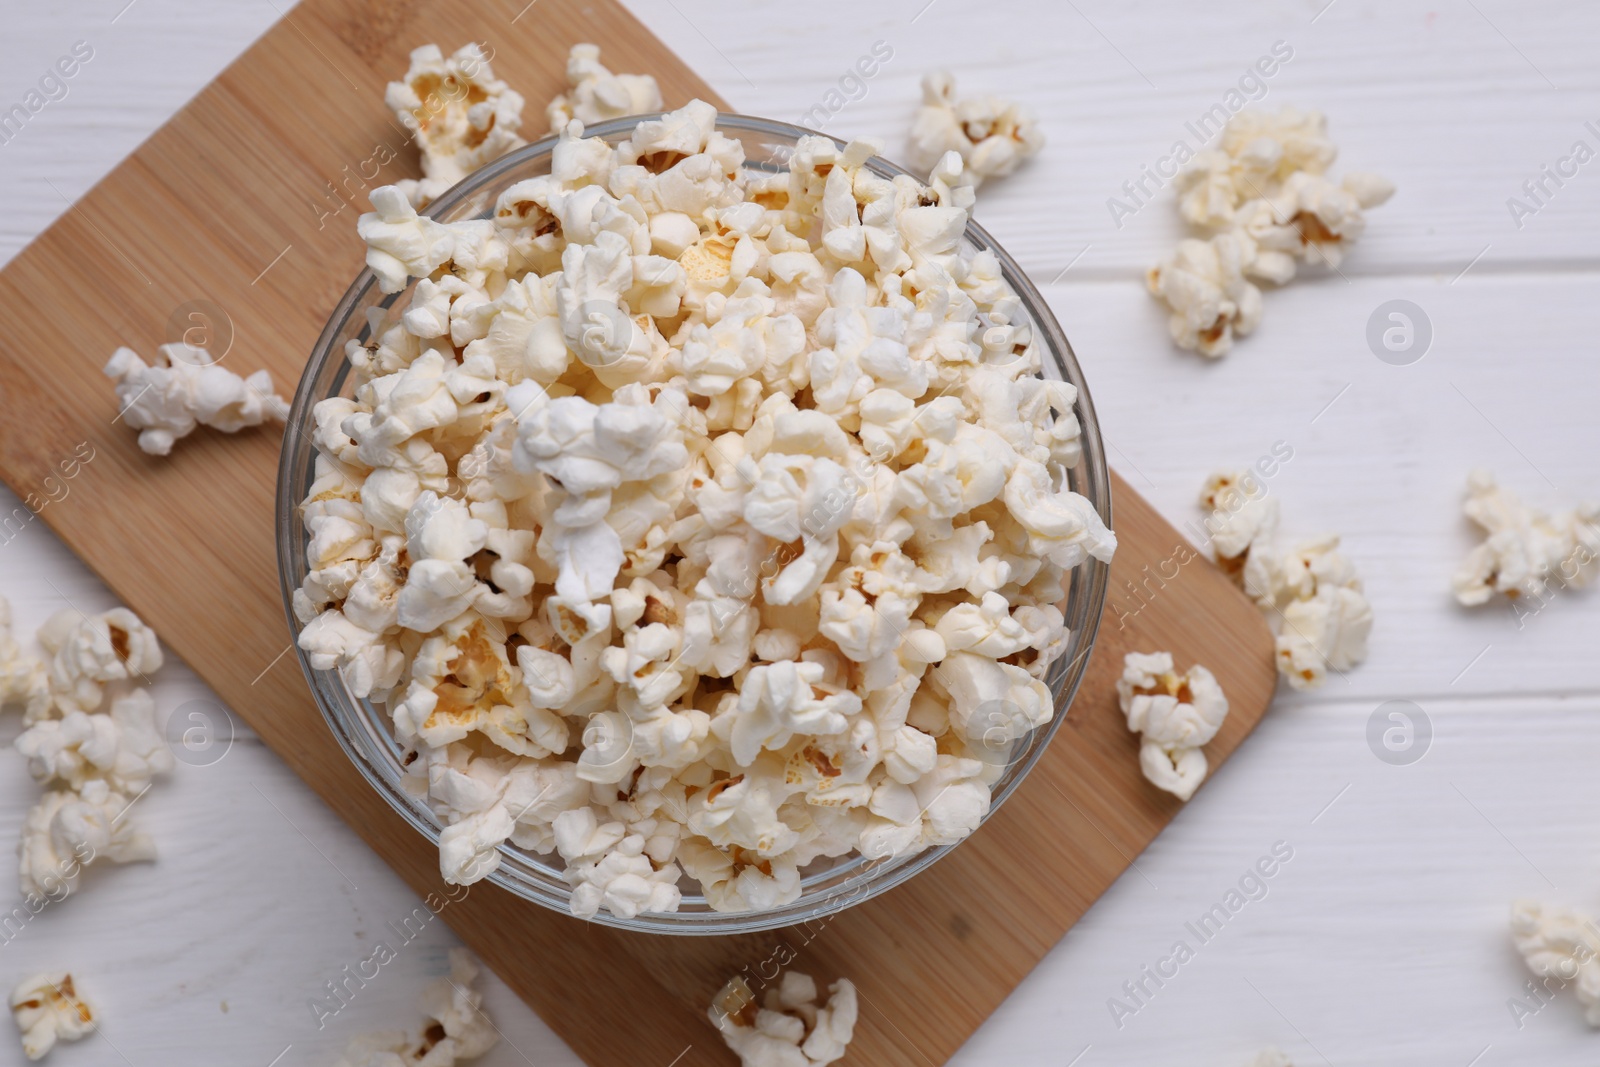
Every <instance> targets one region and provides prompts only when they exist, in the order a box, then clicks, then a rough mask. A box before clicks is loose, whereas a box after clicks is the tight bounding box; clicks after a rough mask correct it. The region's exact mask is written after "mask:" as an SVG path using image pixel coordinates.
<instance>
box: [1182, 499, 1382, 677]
mask: <svg viewBox="0 0 1600 1067" xmlns="http://www.w3.org/2000/svg"><path fill="white" fill-rule="evenodd" d="M1200 504H1201V506H1202V507H1204V508H1206V509H1207V511H1208V512H1209V515H1208V517H1207V519H1206V528H1207V530H1208V531H1209V532H1210V534H1211V538H1212V550H1213V552H1214V554H1215V555H1216V560H1217V566H1218V567H1220V568H1221V569H1222V570H1223V572H1224V573H1226V574H1227V575H1228V576H1229V577H1230V578H1232V579H1233V580H1234V582H1235V583H1236V584H1237V585H1239V586H1240V587H1241V588H1242V589H1244V591H1245V592H1246V593H1247V594H1248V595H1249V597H1250V599H1252V600H1254V601H1255V602H1256V605H1257V606H1258V607H1259V608H1261V610H1262V611H1263V612H1265V613H1266V615H1267V622H1268V623H1269V624H1270V625H1271V626H1272V628H1273V631H1274V632H1275V633H1276V634H1277V642H1276V657H1277V662H1278V670H1279V672H1280V673H1281V674H1282V675H1283V676H1284V678H1286V679H1287V680H1288V682H1289V684H1290V685H1291V686H1292V687H1294V688H1295V689H1315V688H1316V687H1317V686H1320V685H1321V684H1322V683H1323V681H1324V680H1325V679H1326V678H1327V673H1328V671H1329V670H1333V671H1335V672H1343V671H1347V670H1349V669H1351V668H1352V667H1354V666H1356V665H1357V664H1359V663H1360V662H1361V661H1363V660H1365V659H1366V658H1367V638H1368V637H1369V636H1370V635H1371V633H1372V622H1373V617H1372V605H1371V604H1370V603H1369V602H1368V601H1367V598H1366V594H1365V593H1364V592H1363V589H1362V585H1361V578H1360V576H1359V575H1357V574H1356V569H1355V564H1353V563H1352V562H1351V561H1350V560H1349V558H1347V557H1346V556H1345V555H1344V554H1343V553H1342V552H1340V551H1339V538H1338V536H1337V535H1336V534H1324V535H1322V536H1320V537H1316V538H1312V539H1310V540H1308V541H1303V542H1301V543H1300V544H1298V545H1296V546H1295V548H1294V549H1293V550H1292V551H1289V552H1284V551H1282V550H1281V549H1280V548H1279V547H1278V544H1277V539H1278V502H1277V500H1275V499H1273V498H1272V497H1269V496H1267V495H1266V490H1265V488H1264V486H1262V484H1261V482H1260V480H1259V479H1257V478H1255V476H1254V475H1252V474H1251V473H1250V472H1248V471H1219V472H1217V473H1215V474H1213V475H1211V477H1209V478H1207V479H1206V482H1205V485H1204V486H1203V487H1202V488H1201V490H1200Z"/></svg>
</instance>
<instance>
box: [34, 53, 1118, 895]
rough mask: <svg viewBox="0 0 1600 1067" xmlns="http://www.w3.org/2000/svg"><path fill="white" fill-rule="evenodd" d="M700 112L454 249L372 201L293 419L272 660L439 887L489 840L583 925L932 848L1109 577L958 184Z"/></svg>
mask: <svg viewBox="0 0 1600 1067" xmlns="http://www.w3.org/2000/svg"><path fill="white" fill-rule="evenodd" d="M591 61H593V62H598V61H597V59H595V58H594V57H593V56H592V54H591V53H589V52H587V51H579V52H578V53H576V54H575V64H576V66H577V67H580V68H583V67H585V64H587V63H589V62H591ZM575 69H576V68H575ZM585 69H587V68H585ZM596 77H598V75H596ZM591 88H593V89H594V92H595V93H596V94H599V95H598V96H596V99H599V96H603V95H604V93H602V92H601V86H600V85H599V84H598V83H597V84H596V85H595V86H593V87H591ZM581 99H587V98H586V97H584V95H583V94H582V93H575V95H574V96H573V97H572V99H571V100H570V101H569V103H571V104H572V106H574V107H576V106H579V104H580V103H581ZM616 106H622V105H616ZM630 106H631V105H630ZM716 123H717V113H716V111H715V109H713V108H712V107H711V106H710V105H708V104H706V103H704V102H702V101H694V102H691V103H690V104H688V105H687V106H685V107H683V108H681V109H679V110H677V111H673V112H669V113H667V114H665V115H662V116H661V117H659V118H656V119H650V120H647V121H642V122H640V123H638V124H637V126H636V127H635V129H634V131H633V133H632V134H631V136H629V137H628V138H627V139H625V140H623V141H622V142H621V143H619V144H615V145H612V144H608V143H606V142H604V141H601V140H598V139H595V138H589V137H585V136H584V134H583V120H582V116H581V115H575V116H574V118H573V119H572V121H570V122H568V123H566V124H565V125H564V126H562V127H561V128H560V130H559V131H558V139H557V142H556V144H555V146H554V148H553V150H552V156H553V158H552V161H551V171H550V173H549V174H546V175H541V176H538V177H535V178H530V179H527V180H525V181H519V182H517V183H515V184H514V185H511V186H510V187H508V188H507V189H506V190H505V191H504V193H503V194H501V196H500V197H499V199H498V201H497V202H496V204H495V205H494V206H493V210H492V211H485V212H484V213H483V214H484V216H485V217H482V218H475V219H472V220H466V221H460V222H450V223H446V222H441V221H437V220H435V219H431V218H428V217H425V216H422V215H419V214H418V213H417V212H416V210H415V208H414V207H413V205H412V204H411V203H410V201H408V200H407V199H406V197H405V196H404V195H402V193H401V191H400V190H398V189H396V188H394V187H385V188H381V189H377V190H375V191H374V192H373V193H372V203H373V208H374V210H373V211H372V212H371V213H369V214H367V215H363V216H362V217H361V219H360V221H359V223H358V232H359V234H360V235H361V237H362V238H363V240H364V241H365V242H366V245H367V257H368V265H369V266H370V267H371V269H372V270H373V272H374V274H375V275H376V276H377V278H378V283H379V288H381V289H382V290H383V291H384V292H385V293H393V294H396V299H395V300H394V301H392V305H391V307H390V308H389V309H388V310H387V312H379V311H377V310H376V309H375V310H374V312H373V315H372V320H371V324H370V325H371V330H370V332H369V335H368V338H367V340H366V342H365V343H352V344H351V345H350V346H349V347H348V348H347V350H346V355H347V357H348V358H349V360H350V366H351V375H350V378H349V381H348V382H347V383H346V385H347V390H346V392H345V394H344V395H341V396H337V397H332V398H329V399H325V400H323V401H322V402H320V403H319V404H318V405H317V406H316V409H315V411H314V412H313V419H312V421H313V423H314V427H315V428H314V430H313V431H312V438H313V442H314V444H315V447H316V449H317V458H316V461H315V467H314V470H313V484H312V485H311V487H310V488H309V489H308V491H307V494H306V499H305V502H304V505H303V510H302V516H303V520H304V524H305V530H306V532H307V535H308V537H307V543H306V549H305V551H306V557H305V561H306V565H307V571H308V573H307V576H306V578H305V580H304V582H303V583H302V584H301V587H300V588H299V589H298V590H296V591H295V593H294V594H293V611H294V614H295V617H296V619H297V620H298V622H299V623H300V625H301V627H302V629H301V631H300V635H299V642H300V646H301V648H302V649H303V650H304V651H305V652H306V653H307V655H308V659H309V661H310V662H311V664H312V666H313V668H314V669H317V670H337V671H339V672H340V673H341V674H342V676H343V679H344V682H345V684H346V685H348V686H349V687H350V689H351V691H352V692H353V693H355V694H357V695H358V696H360V697H362V698H364V699H368V700H370V701H372V702H373V704H374V705H376V706H380V707H381V708H382V709H383V710H384V712H386V713H387V715H388V716H389V718H390V720H391V723H392V728H393V731H394V733H393V736H394V737H395V739H396V741H397V742H398V743H399V744H400V745H403V746H405V749H406V766H407V772H406V783H407V786H408V788H410V789H412V790H413V791H414V792H415V794H416V795H418V796H420V797H426V800H427V803H428V804H429V806H430V808H431V810H432V811H433V814H434V815H435V817H436V818H437V819H438V820H439V822H440V824H441V826H442V827H443V829H442V831H441V834H440V849H439V854H440V871H441V873H442V875H443V876H444V878H445V879H446V880H447V881H449V882H451V883H453V884H470V883H472V882H475V881H477V880H479V879H482V878H484V877H486V876H488V875H489V874H490V873H491V872H493V871H494V870H495V869H496V868H497V866H498V865H499V863H500V862H501V857H502V855H503V850H504V849H507V848H519V849H524V850H527V851H529V852H532V853H535V854H537V855H539V856H541V857H543V859H542V860H541V861H540V862H542V863H546V864H548V866H549V869H551V870H552V871H553V872H556V873H559V875H560V876H561V877H562V878H563V879H564V880H565V881H566V882H567V884H568V885H569V886H570V887H571V894H570V900H569V907H570V909H571V910H572V912H573V913H574V914H576V915H579V916H582V917H585V918H588V917H592V916H596V915H599V914H600V913H601V912H605V913H607V914H609V915H611V916H617V917H624V918H631V917H634V916H638V915H645V914H659V913H663V912H671V911H675V910H678V909H679V908H688V907H693V908H710V909H712V910H717V911H749V910H766V909H771V908H776V907H779V906H782V905H785V904H788V903H792V902H793V901H794V900H796V899H797V898H798V897H799V895H800V893H801V883H802V874H801V872H802V871H804V870H807V869H813V868H814V866H815V865H816V864H818V863H819V862H820V861H826V860H831V859H837V858H840V857H846V856H849V855H851V854H853V853H860V854H862V855H865V856H868V857H870V858H874V859H893V858H899V857H904V856H908V855H912V854H915V853H917V852H919V851H921V850H923V849H927V848H936V847H941V846H944V845H950V844H953V843H955V842H958V841H960V840H962V839H963V838H965V837H966V836H967V835H969V834H971V833H972V832H973V831H974V830H975V829H976V828H977V826H978V824H979V823H980V822H981V821H982V820H983V818H984V817H985V815H987V813H988V811H989V808H990V805H991V796H992V791H993V789H994V787H995V783H996V782H997V781H998V779H999V777H1000V776H1001V774H1002V773H1003V771H1004V768H1005V761H1006V759H1007V756H1008V754H1009V753H1011V752H1012V751H1013V749H1014V747H1015V745H1016V744H1017V742H1018V741H1020V740H1021V739H1023V738H1024V737H1025V736H1026V735H1028V734H1029V732H1030V731H1033V730H1036V729H1038V728H1040V727H1043V726H1045V725H1047V724H1048V723H1049V722H1051V721H1052V719H1053V718H1054V716H1055V714H1056V707H1055V700H1054V694H1053V693H1052V692H1051V690H1050V688H1049V687H1048V686H1047V684H1046V681H1045V680H1046V679H1047V678H1050V677H1051V676H1052V674H1053V672H1052V666H1053V665H1057V664H1058V663H1059V661H1060V660H1061V658H1062V657H1063V656H1064V655H1065V654H1066V653H1067V652H1068V650H1069V649H1070V648H1071V647H1072V646H1073V645H1074V643H1075V640H1074V639H1075V635H1074V634H1072V633H1069V632H1068V630H1067V628H1066V626H1065V621H1064V619H1063V616H1062V609H1061V604H1062V601H1063V595H1062V594H1063V589H1064V588H1065V583H1066V582H1068V581H1069V580H1070V579H1071V578H1072V576H1073V573H1074V571H1075V569H1076V568H1078V567H1080V566H1090V565H1092V564H1093V563H1094V562H1108V561H1109V560H1110V559H1111V558H1112V554H1113V553H1114V551H1115V549H1116V536H1115V534H1114V533H1113V532H1112V531H1111V530H1109V529H1108V528H1107V527H1106V524H1105V522H1104V521H1103V518H1102V516H1101V514H1100V513H1099V512H1097V511H1096V509H1095V508H1094V507H1093V506H1092V505H1091V504H1090V503H1089V501H1088V500H1087V499H1085V498H1084V497H1083V496H1081V495H1079V494H1078V493H1075V492H1073V491H1072V489H1071V486H1072V485H1074V484H1075V483H1076V470H1075V469H1076V468H1077V467H1078V465H1079V464H1080V462H1081V461H1082V458H1083V448H1082V441H1081V437H1082V426H1081V425H1080V423H1079V420H1078V416H1077V413H1076V409H1077V404H1078V394H1077V390H1076V389H1075V388H1074V387H1073V386H1072V385H1070V384H1069V383H1066V382H1062V381H1054V380H1047V379H1046V378H1045V377H1044V370H1045V367H1044V359H1045V355H1046V349H1045V347H1044V341H1043V340H1042V339H1041V338H1040V337H1038V336H1036V331H1035V330H1034V329H1033V324H1032V323H1031V322H1030V321H1029V319H1028V316H1027V314H1026V312H1025V309H1024V307H1023V304H1022V302H1021V300H1020V298H1019V297H1018V295H1017V294H1016V293H1014V292H1013V291H1012V290H1011V288H1010V287H1009V286H1008V285H1007V284H1006V282H1005V279H1004V274H1003V271H1002V270H1001V266H1000V262H999V260H998V259H997V258H996V257H995V255H994V254H993V253H990V252H985V251H980V250H978V249H977V248H976V247H973V246H972V245H971V244H970V243H968V242H966V241H965V240H964V234H965V231H966V226H967V221H968V215H967V210H966V209H967V207H968V206H970V204H971V202H972V201H971V186H970V184H969V183H968V182H967V181H966V179H965V165H964V164H963V163H962V161H961V158H960V157H959V156H957V155H953V154H952V155H949V156H947V157H946V158H944V159H943V161H942V162H941V163H940V166H939V167H938V168H937V170H936V172H935V175H934V178H933V180H932V181H931V182H930V183H929V184H924V183H922V182H919V181H917V180H916V179H914V178H912V177H910V176H908V175H900V176H897V177H894V178H883V177H880V176H878V175H876V174H874V173H873V172H872V170H871V168H870V167H869V166H868V161H869V160H870V159H871V158H872V155H873V152H874V148H873V146H872V145H870V144H868V143H866V142H855V143H853V144H850V145H847V146H844V147H842V148H841V147H840V146H839V145H837V144H835V143H834V142H833V141H832V140H830V139H828V138H824V137H808V138H804V139H802V140H801V141H800V142H799V143H798V145H797V146H796V148H795V151H794V153H793V155H792V157H791V158H790V159H789V160H788V161H787V163H786V166H785V167H784V169H781V170H778V171H776V172H770V173H769V172H767V171H766V170H757V169H752V168H748V167H747V166H746V165H745V159H744V148H743V144H742V142H740V141H738V140H736V139H734V138H730V137H728V136H726V135H724V134H722V133H720V132H718V130H717V127H716ZM74 691H76V687H74ZM93 696H94V694H93V693H92V692H90V690H89V688H88V686H84V687H83V691H82V693H81V695H80V696H78V697H76V698H75V699H76V700H77V702H78V703H80V704H84V705H86V706H85V707H84V709H83V710H86V711H88V710H93V708H92V707H88V706H87V705H88V703H89V702H90V701H91V700H92V698H93ZM75 728H79V727H75ZM57 733H61V734H65V733H66V730H65V728H63V729H61V730H58V731H57ZM43 736H44V735H41V738H42V737H43ZM51 736H54V735H53V734H52V735H51ZM40 747H41V752H42V749H43V748H44V746H43V745H42V744H41V746H40ZM63 751H76V750H72V749H71V748H70V746H65V747H64V748H63ZM68 763H69V764H70V766H76V764H73V763H71V761H70V760H69V761H68Z"/></svg>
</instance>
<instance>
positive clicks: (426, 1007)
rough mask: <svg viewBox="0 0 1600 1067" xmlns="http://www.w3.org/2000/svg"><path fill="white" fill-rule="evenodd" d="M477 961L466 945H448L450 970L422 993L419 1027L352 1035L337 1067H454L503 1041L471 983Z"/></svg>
mask: <svg viewBox="0 0 1600 1067" xmlns="http://www.w3.org/2000/svg"><path fill="white" fill-rule="evenodd" d="M477 980H478V965H477V963H475V962H474V961H473V959H472V957H471V956H470V955H468V953H467V951H466V950H465V949H460V948H453V949H451V950H450V974H449V975H448V976H446V977H443V978H439V979H437V980H436V981H434V982H433V984H431V985H430V986H428V988H427V989H426V990H424V991H423V994H422V1013H423V1015H424V1017H425V1021H424V1023H423V1025H422V1029H421V1030H420V1032H418V1033H415V1034H407V1033H405V1032H404V1031H400V1030H386V1031H382V1032H379V1033H372V1034H363V1035H361V1036H360V1037H357V1038H354V1039H353V1040H351V1042H350V1044H349V1046H348V1047H347V1048H346V1049H345V1052H344V1055H343V1056H341V1057H340V1058H339V1062H338V1063H337V1064H336V1065H335V1067H455V1065H456V1064H458V1063H466V1062H467V1061H468V1060H475V1059H477V1058H478V1057H479V1056H482V1055H483V1054H484V1053H486V1052H488V1051H489V1050H490V1049H492V1048H494V1047H495V1045H497V1044H499V1043H500V1031H498V1030H496V1029H495V1027H494V1023H493V1022H491V1021H490V1019H489V1016H488V1015H487V1014H486V1013H485V1012H484V1010H483V994H482V993H480V992H478V991H477V990H475V989H473V988H472V983H474V982H476V981H477Z"/></svg>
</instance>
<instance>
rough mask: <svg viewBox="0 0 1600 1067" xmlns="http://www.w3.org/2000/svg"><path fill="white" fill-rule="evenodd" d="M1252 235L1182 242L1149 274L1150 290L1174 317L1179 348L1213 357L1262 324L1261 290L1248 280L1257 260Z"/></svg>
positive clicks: (1172, 329)
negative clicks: (1252, 266)
mask: <svg viewBox="0 0 1600 1067" xmlns="http://www.w3.org/2000/svg"><path fill="white" fill-rule="evenodd" d="M1255 254H1256V253H1255V246H1254V243H1253V242H1252V241H1250V239H1249V238H1248V237H1245V236H1241V235H1240V234H1237V233H1232V232H1229V233H1220V234H1217V235H1216V236H1215V237H1213V238H1211V239H1210V240H1208V241H1197V240H1194V239H1193V238H1190V239H1188V240H1183V241H1179V242H1178V250H1177V251H1176V252H1174V253H1173V254H1172V255H1171V256H1170V257H1169V258H1167V259H1166V260H1163V261H1162V262H1161V263H1158V264H1156V265H1155V266H1154V267H1151V268H1150V270H1149V272H1148V273H1147V274H1146V275H1145V282H1146V284H1147V285H1148V286H1149V289H1150V292H1151V293H1152V294H1154V295H1155V296H1156V297H1158V298H1159V299H1160V300H1161V301H1162V302H1164V303H1165V304H1166V305H1167V307H1168V308H1169V309H1171V312H1172V314H1171V315H1170V316H1169V317H1168V319H1167V329H1168V331H1169V332H1170V333H1171V334H1172V340H1173V341H1174V342H1175V343H1176V344H1177V346H1178V347H1179V348H1184V349H1188V350H1190V351H1198V352H1199V353H1200V354H1201V355H1203V356H1210V357H1212V358H1213V359H1214V358H1216V357H1218V356H1222V355H1225V354H1226V353H1227V352H1228V351H1229V350H1230V349H1231V348H1232V347H1233V338H1234V336H1235V335H1238V336H1241V337H1242V336H1244V335H1245V334H1247V333H1250V332H1251V331H1252V330H1254V329H1255V328H1256V327H1257V326H1259V325H1260V324H1261V290H1260V289H1258V288H1256V287H1255V285H1254V284H1252V283H1251V282H1250V280H1249V279H1248V278H1246V277H1245V272H1246V270H1247V269H1248V267H1249V266H1250V264H1251V263H1252V262H1253V261H1254V259H1255Z"/></svg>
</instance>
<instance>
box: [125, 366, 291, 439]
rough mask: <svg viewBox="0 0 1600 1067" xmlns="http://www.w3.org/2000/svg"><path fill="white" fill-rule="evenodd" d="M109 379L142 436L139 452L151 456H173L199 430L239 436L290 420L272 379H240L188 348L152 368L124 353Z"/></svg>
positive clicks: (127, 416)
mask: <svg viewBox="0 0 1600 1067" xmlns="http://www.w3.org/2000/svg"><path fill="white" fill-rule="evenodd" d="M105 375H106V377H108V378H110V379H111V380H112V381H113V382H115V383H116V390H117V403H118V405H119V407H120V408H121V417H122V421H123V422H125V423H127V424H128V425H129V426H131V427H132V428H133V429H135V430H138V431H139V447H140V448H141V449H143V450H144V451H145V452H148V453H150V454H151V455H152V456H165V455H168V454H169V453H171V451H172V445H173V443H174V442H176V441H177V439H178V438H180V437H187V436H188V435H189V434H191V433H193V432H194V430H195V428H196V427H197V426H210V427H212V428H213V429H217V430H221V431H222V432H223V433H238V432H239V431H240V430H242V429H245V428H246V427H249V426H260V425H261V424H262V423H265V422H283V421H284V420H286V419H287V418H288V417H289V402H288V401H286V400H284V399H283V398H282V397H281V396H278V395H277V394H276V393H274V392H273V391H272V375H270V374H268V373H267V372H266V371H264V370H258V371H256V372H255V373H254V374H252V375H250V376H249V377H248V378H241V377H239V376H238V375H237V374H235V373H233V371H231V370H228V369H227V368H225V367H221V366H218V365H217V364H216V363H214V362H212V360H211V356H210V355H209V354H208V353H207V352H206V351H205V349H202V348H193V347H191V346H189V345H183V344H177V345H162V346H161V347H160V348H158V349H156V360H155V363H153V364H147V363H145V361H144V360H142V359H140V358H139V355H138V353H136V352H134V350H133V349H131V348H119V349H117V350H116V352H114V353H112V355H111V359H110V360H109V361H108V362H107V363H106V365H105Z"/></svg>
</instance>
